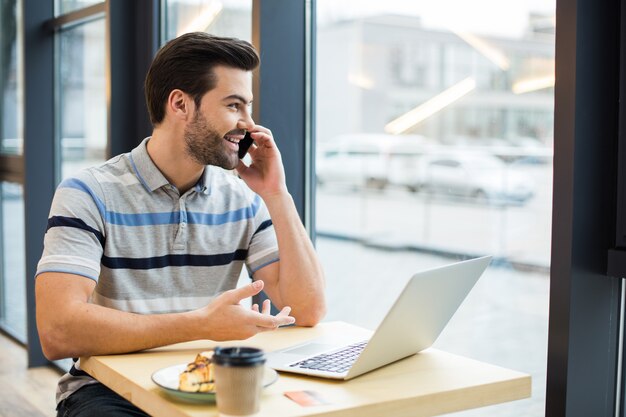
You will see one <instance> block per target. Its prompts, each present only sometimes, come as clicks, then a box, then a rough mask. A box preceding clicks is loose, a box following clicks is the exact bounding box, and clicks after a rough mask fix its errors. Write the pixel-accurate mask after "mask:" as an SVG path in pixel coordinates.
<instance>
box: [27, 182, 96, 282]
mask: <svg viewBox="0 0 626 417" xmlns="http://www.w3.org/2000/svg"><path fill="white" fill-rule="evenodd" d="M105 213H106V206H105V203H104V198H103V196H102V195H101V190H100V187H99V184H98V183H97V181H96V180H95V179H94V178H93V176H92V175H91V174H89V172H88V171H82V172H81V173H79V174H77V175H76V176H75V177H72V178H68V179H66V180H64V181H63V182H62V183H61V184H59V186H58V188H57V190H56V192H55V194H54V199H53V201H52V205H51V208H50V215H49V217H48V226H47V229H46V234H45V236H44V250H43V254H42V256H41V259H40V261H39V264H38V265H37V275H39V274H41V273H43V272H63V273H70V274H76V275H81V276H84V277H87V278H91V279H93V280H94V281H98V277H99V275H100V262H101V258H102V254H103V253H104V245H105V239H106V235H105V227H104V226H105V225H104V218H105Z"/></svg>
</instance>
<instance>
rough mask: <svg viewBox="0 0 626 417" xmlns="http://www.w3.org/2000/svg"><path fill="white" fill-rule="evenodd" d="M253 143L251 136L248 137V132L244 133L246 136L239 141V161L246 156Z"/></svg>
mask: <svg viewBox="0 0 626 417" xmlns="http://www.w3.org/2000/svg"><path fill="white" fill-rule="evenodd" d="M253 142H254V141H253V140H252V136H250V132H246V136H244V138H243V139H241V140H240V141H239V159H241V158H243V157H244V156H246V154H247V153H248V149H250V146H252V143H253Z"/></svg>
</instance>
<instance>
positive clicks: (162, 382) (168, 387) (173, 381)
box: [152, 363, 278, 403]
mask: <svg viewBox="0 0 626 417" xmlns="http://www.w3.org/2000/svg"><path fill="white" fill-rule="evenodd" d="M186 368H187V364H186V363H181V364H178V365H172V366H168V367H167V368H163V369H159V370H158V371H156V372H155V373H153V374H152V381H153V382H154V383H155V384H157V385H158V386H159V388H161V389H162V390H163V391H165V392H166V393H168V394H169V395H171V396H173V397H175V398H177V399H180V400H183V401H187V402H195V403H213V402H215V391H209V392H187V391H181V390H179V389H178V381H179V377H180V374H181V373H182V372H183V371H184V370H185V369H186ZM277 379H278V373H277V372H276V371H275V370H273V369H272V368H268V367H267V366H266V367H265V368H264V373H263V387H268V386H270V385H272V384H273V383H274V382H276V380H277Z"/></svg>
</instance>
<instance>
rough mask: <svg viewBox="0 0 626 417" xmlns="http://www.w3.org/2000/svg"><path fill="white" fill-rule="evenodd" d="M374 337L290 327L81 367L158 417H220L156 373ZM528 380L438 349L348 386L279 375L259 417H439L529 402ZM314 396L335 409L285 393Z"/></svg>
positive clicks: (351, 329) (347, 328)
mask: <svg viewBox="0 0 626 417" xmlns="http://www.w3.org/2000/svg"><path fill="white" fill-rule="evenodd" d="M349 333H352V334H356V335H358V336H359V337H367V335H369V334H371V332H370V331H368V330H365V329H362V328H360V327H356V326H352V325H349V324H347V323H343V322H332V323H322V324H320V325H318V326H316V327H314V328H298V327H287V328H281V329H279V330H277V331H275V332H269V333H261V334H259V335H257V336H255V337H253V338H251V339H248V340H246V341H240V342H229V343H215V342H212V341H195V342H189V343H181V344H177V345H171V346H166V347H162V348H158V349H153V350H149V351H144V352H139V353H132V354H126V355H112V356H94V357H90V358H82V359H81V364H82V368H83V369H84V370H85V371H86V372H88V373H89V374H91V375H92V376H94V377H96V378H97V379H98V380H100V381H101V382H102V383H104V384H105V385H107V386H108V387H110V388H111V389H113V390H114V391H116V392H117V393H119V394H120V395H122V396H123V397H125V398H127V399H128V400H130V401H131V402H133V403H134V404H136V405H137V406H138V407H140V408H142V409H143V410H145V411H146V412H147V413H149V414H150V415H153V416H157V417H159V416H162V417H189V416H203V417H212V416H215V417H217V416H218V415H219V414H218V412H217V409H216V407H215V405H214V404H202V405H196V404H187V403H182V402H178V401H176V400H173V399H172V398H171V397H169V396H168V395H167V394H165V393H163V392H162V390H161V389H160V388H159V387H157V386H156V385H155V384H154V383H153V382H152V380H151V375H152V373H153V372H154V371H156V370H158V369H160V368H163V367H166V366H170V365H175V364H179V363H187V362H190V361H192V360H193V359H194V357H195V355H196V353H198V352H200V351H202V350H207V349H208V348H212V347H214V346H217V345H246V346H255V347H260V348H263V349H265V350H266V351H270V350H275V349H279V348H282V347H286V346H289V345H291V344H294V343H297V342H301V341H306V340H308V339H311V338H315V337H319V336H322V335H329V334H331V335H332V334H349ZM530 388H531V381H530V376H529V375H527V374H524V373H521V372H516V371H512V370H509V369H504V368H501V367H497V366H493V365H489V364H486V363H483V362H479V361H475V360H472V359H468V358H464V357H461V356H457V355H452V354H450V353H446V352H443V351H440V350H436V349H433V348H431V349H427V350H425V351H423V352H422V353H419V354H417V355H414V356H411V357H409V358H406V359H403V360H401V361H398V362H395V363H393V364H391V365H387V366H385V367H382V368H379V369H377V370H375V371H372V372H369V373H367V374H365V375H362V376H359V377H357V378H355V379H352V380H349V381H330V380H324V379H320V378H309V377H304V376H297V375H293V374H287V373H281V374H280V378H279V379H278V381H277V382H276V383H274V384H273V385H271V386H269V387H267V388H265V389H264V390H263V397H262V404H261V411H260V413H259V414H258V416H259V417H265V416H268V417H270V416H271V417H287V416H290V417H291V416H325V417H340V416H359V417H368V416H371V417H380V416H389V417H391V416H407V417H408V416H411V417H418V416H434V415H440V414H445V413H450V412H453V411H459V410H465V409H469V408H476V407H482V406H486V405H491V404H497V403H501V402H506V401H512V400H517V399H522V398H527V397H529V396H530ZM297 390H311V391H315V392H316V393H318V394H319V395H320V396H321V397H322V398H324V399H325V400H326V401H327V402H328V403H329V404H327V405H316V406H310V407H303V406H300V405H298V404H297V403H295V402H294V401H292V400H290V399H288V398H287V397H285V396H284V395H283V393H284V392H286V391H297Z"/></svg>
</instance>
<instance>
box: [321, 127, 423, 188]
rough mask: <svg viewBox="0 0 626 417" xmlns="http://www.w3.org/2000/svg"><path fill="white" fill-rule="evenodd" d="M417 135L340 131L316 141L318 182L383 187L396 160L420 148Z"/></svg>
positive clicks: (387, 182) (421, 143)
mask: <svg viewBox="0 0 626 417" xmlns="http://www.w3.org/2000/svg"><path fill="white" fill-rule="evenodd" d="M425 146H426V139H425V138H423V137H421V136H410V135H406V136H394V135H386V134H354V135H344V136H340V137H338V138H336V139H335V140H333V141H332V142H326V143H320V144H319V146H318V150H317V158H316V173H317V181H318V184H320V185H322V186H324V185H327V184H342V185H348V186H351V187H354V188H363V187H368V188H378V189H383V188H385V187H386V186H387V185H388V184H389V174H390V171H391V170H392V169H393V168H394V166H395V164H396V160H397V159H398V158H402V159H403V160H407V158H411V155H413V156H414V155H417V154H418V153H422V152H423V151H424V147H425Z"/></svg>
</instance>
